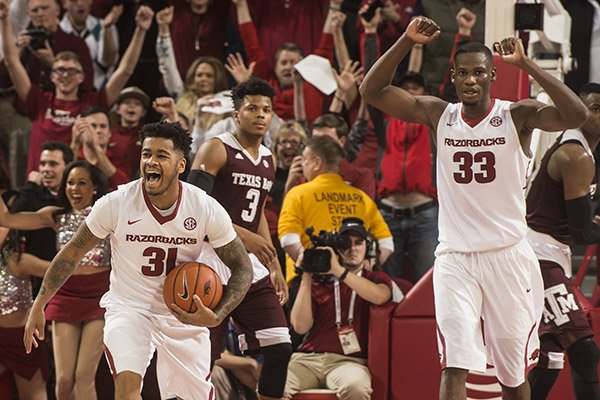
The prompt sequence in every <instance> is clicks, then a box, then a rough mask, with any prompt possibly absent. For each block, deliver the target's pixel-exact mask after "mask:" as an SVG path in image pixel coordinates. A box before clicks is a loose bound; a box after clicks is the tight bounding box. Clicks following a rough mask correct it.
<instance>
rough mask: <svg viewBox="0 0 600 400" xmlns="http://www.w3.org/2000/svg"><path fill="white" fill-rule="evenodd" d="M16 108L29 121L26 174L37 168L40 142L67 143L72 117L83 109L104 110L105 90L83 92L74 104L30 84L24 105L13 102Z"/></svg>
mask: <svg viewBox="0 0 600 400" xmlns="http://www.w3.org/2000/svg"><path fill="white" fill-rule="evenodd" d="M16 106H17V108H18V109H19V111H21V112H22V113H23V114H24V115H26V116H27V117H29V119H30V120H31V122H32V124H31V136H30V138H29V159H28V162H27V173H28V174H29V172H31V171H35V170H37V169H38V166H39V162H40V155H41V154H42V149H41V146H42V143H44V142H45V141H47V140H59V141H61V142H65V143H71V127H72V126H73V122H75V118H77V116H78V115H79V114H80V113H81V112H82V111H83V110H85V109H86V108H89V107H92V106H95V107H100V108H103V109H105V110H106V109H108V107H109V104H108V103H107V101H106V91H105V90H104V89H101V90H100V91H99V92H88V91H85V92H83V93H81V94H80V95H79V100H78V101H64V100H58V99H56V97H54V93H53V92H42V91H41V90H40V89H38V88H37V87H36V86H34V85H32V86H31V89H30V90H29V93H28V94H27V98H26V99H25V101H24V102H21V101H20V100H17V102H16Z"/></svg>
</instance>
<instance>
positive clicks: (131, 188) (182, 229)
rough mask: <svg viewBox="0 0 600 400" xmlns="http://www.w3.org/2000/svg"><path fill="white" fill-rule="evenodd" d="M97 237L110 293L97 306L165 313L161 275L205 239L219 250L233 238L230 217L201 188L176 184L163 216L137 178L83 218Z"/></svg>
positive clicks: (193, 257) (190, 257)
mask: <svg viewBox="0 0 600 400" xmlns="http://www.w3.org/2000/svg"><path fill="white" fill-rule="evenodd" d="M86 224H87V226H88V228H89V229H90V231H91V232H92V233H93V234H94V235H95V236H96V237H99V238H104V237H106V236H109V237H110V243H111V249H112V254H111V265H112V270H111V274H110V289H109V291H108V292H107V293H106V294H105V295H104V297H103V298H102V301H101V305H102V306H105V305H107V304H111V303H118V304H124V305H127V306H129V307H136V308H140V309H144V310H149V311H152V312H157V313H163V314H167V313H169V311H168V309H167V306H166V305H165V304H164V301H163V298H162V287H163V284H164V279H165V276H166V275H167V273H169V271H170V270H171V269H172V268H174V267H175V266H177V265H179V264H181V263H183V262H186V261H197V260H199V258H200V254H201V251H202V248H203V246H205V245H206V244H205V243H204V238H205V237H208V240H209V243H210V244H211V245H212V246H213V247H215V248H218V247H221V246H224V245H226V244H228V243H230V242H231V241H232V240H234V239H235V237H236V233H235V231H234V230H233V225H232V224H231V219H230V218H229V215H228V214H227V212H226V211H225V209H223V207H222V206H221V205H220V204H219V203H218V202H217V201H216V200H214V199H213V198H212V197H210V196H208V195H207V194H206V193H205V192H204V191H203V190H202V189H199V188H197V187H195V186H193V185H190V184H187V183H185V182H180V184H179V197H178V199H177V204H176V205H175V209H174V211H173V212H172V213H171V214H169V215H166V216H163V215H161V213H160V212H159V211H158V210H157V209H156V207H154V206H153V205H152V203H151V202H150V200H149V198H148V196H147V195H146V192H145V190H144V185H143V180H142V179H138V180H135V181H133V182H130V183H128V184H126V185H122V186H119V188H118V190H116V191H114V192H111V193H109V194H107V195H106V196H104V197H102V198H101V199H99V200H98V201H97V202H96V204H95V205H94V207H93V208H92V211H91V212H90V214H89V215H88V217H87V219H86Z"/></svg>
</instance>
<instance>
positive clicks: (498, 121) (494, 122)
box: [490, 117, 502, 128]
mask: <svg viewBox="0 0 600 400" xmlns="http://www.w3.org/2000/svg"><path fill="white" fill-rule="evenodd" d="M490 125H492V126H494V127H496V128H497V127H499V126H500V125H502V118H500V117H494V118H492V119H490Z"/></svg>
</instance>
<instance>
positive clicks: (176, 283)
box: [163, 261, 223, 313]
mask: <svg viewBox="0 0 600 400" xmlns="http://www.w3.org/2000/svg"><path fill="white" fill-rule="evenodd" d="M194 294H196V295H198V297H200V300H201V301H202V304H204V305H205V306H206V307H208V308H210V309H211V310H213V309H214V308H215V307H216V306H217V304H219V301H221V296H222V295H223V284H222V283H221V278H219V275H217V273H216V272H215V271H214V270H213V269H212V268H211V267H209V266H208V265H206V264H202V263H198V262H195V261H190V262H186V263H183V264H181V265H178V266H177V267H175V268H173V270H172V271H171V272H169V274H168V275H167V277H166V278H165V285H164V287H163V297H164V299H165V304H166V305H167V307H169V308H170V307H171V304H173V303H175V304H177V305H178V306H179V307H180V308H181V309H183V310H184V311H187V312H191V313H193V312H196V310H197V309H198V307H196V304H195V303H194V299H193V297H192V296H193V295H194Z"/></svg>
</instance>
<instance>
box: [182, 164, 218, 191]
mask: <svg viewBox="0 0 600 400" xmlns="http://www.w3.org/2000/svg"><path fill="white" fill-rule="evenodd" d="M188 183H191V184H192V185H194V186H198V187H199V188H200V189H202V190H204V191H205V192H206V193H207V194H211V193H212V190H213V186H214V184H215V177H214V176H213V175H211V174H209V173H208V172H206V171H203V170H201V169H193V170H191V171H190V173H189V174H188Z"/></svg>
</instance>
